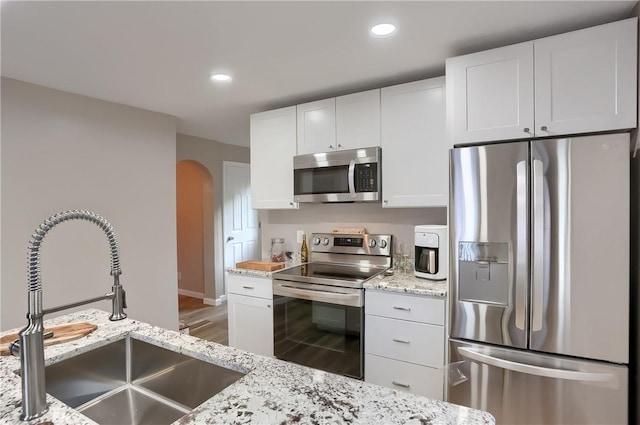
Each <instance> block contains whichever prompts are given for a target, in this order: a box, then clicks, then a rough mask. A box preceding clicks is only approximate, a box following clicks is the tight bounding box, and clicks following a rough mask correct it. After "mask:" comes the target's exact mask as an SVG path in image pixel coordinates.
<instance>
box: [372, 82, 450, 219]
mask: <svg viewBox="0 0 640 425" xmlns="http://www.w3.org/2000/svg"><path fill="white" fill-rule="evenodd" d="M381 97H382V113H381V116H382V123H381V127H382V137H381V146H382V157H383V170H382V173H383V178H382V199H383V202H382V206H383V207H433V206H446V205H447V204H448V200H449V144H448V141H447V137H446V134H445V79H444V77H439V78H432V79H429V80H423V81H416V82H413V83H407V84H400V85H397V86H392V87H385V88H383V89H382V95H381Z"/></svg>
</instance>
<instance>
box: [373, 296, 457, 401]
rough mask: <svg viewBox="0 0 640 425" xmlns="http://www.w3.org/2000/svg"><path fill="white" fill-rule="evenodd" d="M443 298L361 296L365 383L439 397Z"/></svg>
mask: <svg viewBox="0 0 640 425" xmlns="http://www.w3.org/2000/svg"><path fill="white" fill-rule="evenodd" d="M444 315H445V299H444V298H443V299H440V298H432V297H424V296H419V295H405V294H394V293H389V292H379V291H370V290H368V291H366V292H365V343H364V344H365V345H364V351H365V363H364V367H365V372H364V376H365V381H366V382H371V383H373V384H378V385H383V386H385V387H389V388H395V389H397V390H401V391H408V392H411V393H414V394H418V395H423V396H426V397H429V398H433V399H437V400H443V398H444V364H445V345H446V333H445V328H444V323H445V321H444V319H445V317H444Z"/></svg>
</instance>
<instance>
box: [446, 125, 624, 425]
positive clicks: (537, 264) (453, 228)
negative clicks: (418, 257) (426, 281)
mask: <svg viewBox="0 0 640 425" xmlns="http://www.w3.org/2000/svg"><path fill="white" fill-rule="evenodd" d="M629 178H630V177H629V135H628V134H626V133H625V134H611V135H605V136H586V137H575V138H574V137H570V138H562V139H555V140H549V139H548V140H537V141H530V142H510V143H501V144H492V145H484V146H471V147H460V148H454V149H452V151H451V180H450V184H451V191H450V196H451V199H450V209H449V226H450V242H451V244H450V259H451V261H450V271H451V273H450V280H449V282H450V283H449V289H450V323H449V347H448V350H449V351H448V355H449V373H448V383H447V389H448V401H450V402H452V403H457V404H461V405H465V406H470V407H474V408H478V409H482V410H486V411H489V412H490V413H491V414H493V415H494V416H495V417H496V420H497V423H498V424H536V425H539V424H598V425H601V424H626V423H627V418H628V404H629V401H628V393H629V389H628V364H629V220H630V217H629V196H630V194H629Z"/></svg>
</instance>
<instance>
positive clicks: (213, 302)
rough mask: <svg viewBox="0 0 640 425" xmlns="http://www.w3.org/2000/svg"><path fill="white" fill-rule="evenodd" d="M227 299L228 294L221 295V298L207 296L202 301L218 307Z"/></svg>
mask: <svg viewBox="0 0 640 425" xmlns="http://www.w3.org/2000/svg"><path fill="white" fill-rule="evenodd" d="M226 300H227V296H226V295H220V297H219V298H205V299H204V300H202V302H203V303H205V304H207V305H213V306H216V307H217V306H219V305H221V304H222V303H223V302H225V301H226Z"/></svg>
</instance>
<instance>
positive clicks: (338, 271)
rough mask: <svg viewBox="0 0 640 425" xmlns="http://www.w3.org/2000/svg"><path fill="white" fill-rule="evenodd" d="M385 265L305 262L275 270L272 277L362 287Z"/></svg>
mask: <svg viewBox="0 0 640 425" xmlns="http://www.w3.org/2000/svg"><path fill="white" fill-rule="evenodd" d="M386 269H387V267H381V266H373V265H362V266H361V265H355V264H338V263H317V262H315V263H314V262H312V263H306V264H302V265H300V266H297V267H292V268H290V269H286V270H282V271H279V272H275V273H274V274H273V279H275V280H288V281H294V282H309V283H318V284H324V285H333V286H347V287H351V288H362V284H363V283H364V282H365V281H366V280H369V279H371V278H373V277H374V276H376V275H378V274H380V273H383V272H384V271H385V270H386Z"/></svg>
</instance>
